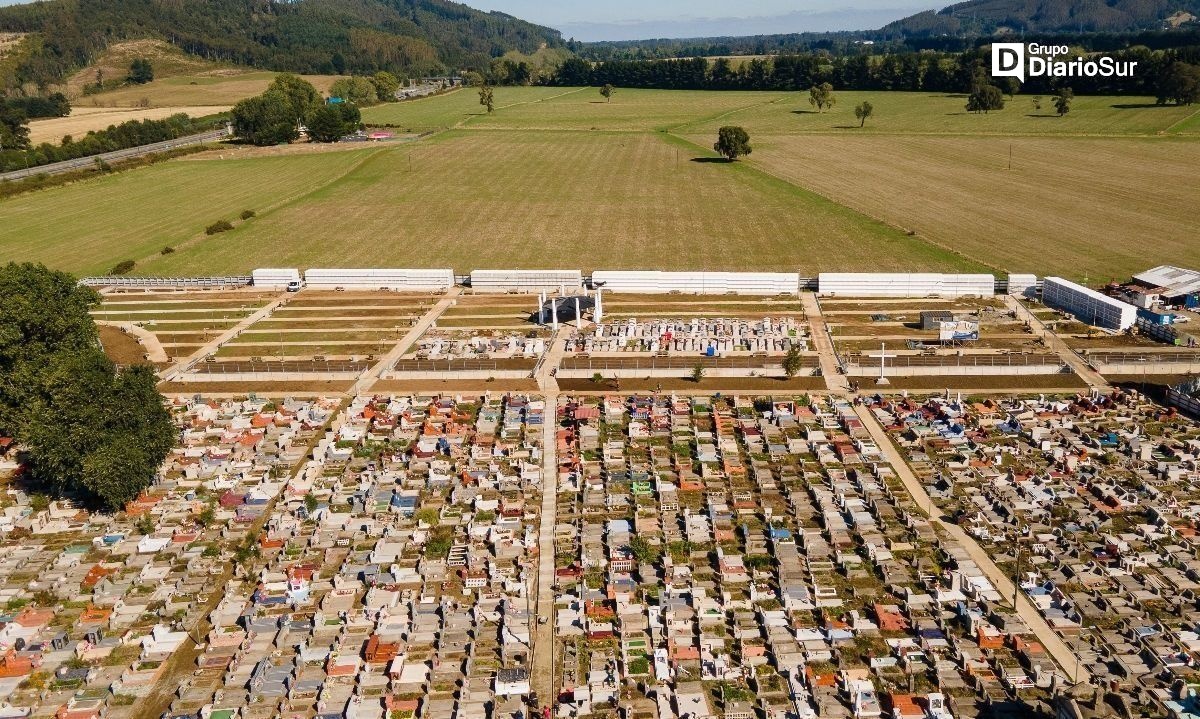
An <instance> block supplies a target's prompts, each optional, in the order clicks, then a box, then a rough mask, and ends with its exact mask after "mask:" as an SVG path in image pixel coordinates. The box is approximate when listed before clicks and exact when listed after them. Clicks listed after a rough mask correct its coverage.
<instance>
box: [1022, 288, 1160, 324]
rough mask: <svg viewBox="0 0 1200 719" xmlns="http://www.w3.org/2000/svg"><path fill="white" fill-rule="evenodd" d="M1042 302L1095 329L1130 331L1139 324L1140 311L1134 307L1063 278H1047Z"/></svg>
mask: <svg viewBox="0 0 1200 719" xmlns="http://www.w3.org/2000/svg"><path fill="white" fill-rule="evenodd" d="M1042 302H1043V303H1045V305H1046V306H1047V307H1053V308H1054V309H1056V310H1062V311H1063V312H1069V313H1071V314H1073V315H1075V317H1076V318H1077V319H1078V320H1079V321H1080V322H1086V323H1087V324H1089V325H1092V326H1094V327H1105V328H1107V329H1110V330H1126V329H1129V328H1130V327H1132V326H1133V324H1134V323H1135V322H1137V308H1136V307H1134V306H1133V305H1131V304H1127V303H1125V302H1122V301H1120V300H1115V299H1113V298H1112V297H1109V296H1108V295H1104V294H1101V293H1099V292H1097V291H1095V290H1093V289H1090V288H1088V287H1084V286H1083V285H1077V284H1075V283H1074V282H1070V281H1068V280H1064V279H1063V278H1061V277H1047V278H1046V281H1045V282H1044V283H1043V284H1042Z"/></svg>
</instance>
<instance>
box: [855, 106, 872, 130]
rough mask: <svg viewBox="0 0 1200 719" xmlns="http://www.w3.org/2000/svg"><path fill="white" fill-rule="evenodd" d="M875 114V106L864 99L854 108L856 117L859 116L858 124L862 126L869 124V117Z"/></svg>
mask: <svg viewBox="0 0 1200 719" xmlns="http://www.w3.org/2000/svg"><path fill="white" fill-rule="evenodd" d="M873 114H875V106H874V105H872V104H871V103H869V102H867V101H866V100H863V101H862V102H860V103H859V104H858V106H857V107H855V108H854V117H856V118H858V126H859V127H862V126H864V125H866V124H867V118H868V117H870V116H871V115H873Z"/></svg>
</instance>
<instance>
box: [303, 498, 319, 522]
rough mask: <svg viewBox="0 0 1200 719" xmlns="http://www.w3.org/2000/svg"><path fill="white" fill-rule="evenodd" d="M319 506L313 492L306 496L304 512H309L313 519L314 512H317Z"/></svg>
mask: <svg viewBox="0 0 1200 719" xmlns="http://www.w3.org/2000/svg"><path fill="white" fill-rule="evenodd" d="M318 506H319V504H318V502H317V497H316V495H314V494H313V493H312V492H309V493H307V494H305V495H304V510H305V511H306V512H308V516H310V517H311V516H312V515H313V512H316V511H317V507H318Z"/></svg>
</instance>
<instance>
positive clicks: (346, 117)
mask: <svg viewBox="0 0 1200 719" xmlns="http://www.w3.org/2000/svg"><path fill="white" fill-rule="evenodd" d="M361 119H362V113H360V112H359V110H358V108H357V107H355V106H354V105H351V104H349V103H345V102H339V103H331V104H329V105H322V106H321V107H318V108H316V109H314V110H313V111H311V112H309V113H308V117H307V118H305V125H306V126H307V127H308V137H309V138H310V139H312V140H314V141H316V142H337V141H338V140H340V139H342V138H343V137H345V136H346V135H349V134H350V133H352V132H354V131H355V130H357V129H358V126H359V122H360V120H361Z"/></svg>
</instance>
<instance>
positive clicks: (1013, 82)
mask: <svg viewBox="0 0 1200 719" xmlns="http://www.w3.org/2000/svg"><path fill="white" fill-rule="evenodd" d="M1000 90H1001V92H1003V93H1004V94H1005V95H1008V99H1009V100H1011V99H1013V96H1015V95H1016V94H1017V93H1018V92H1020V91H1021V81H1020V80H1018V79H1017V78H1015V77H1002V78H1000Z"/></svg>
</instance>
